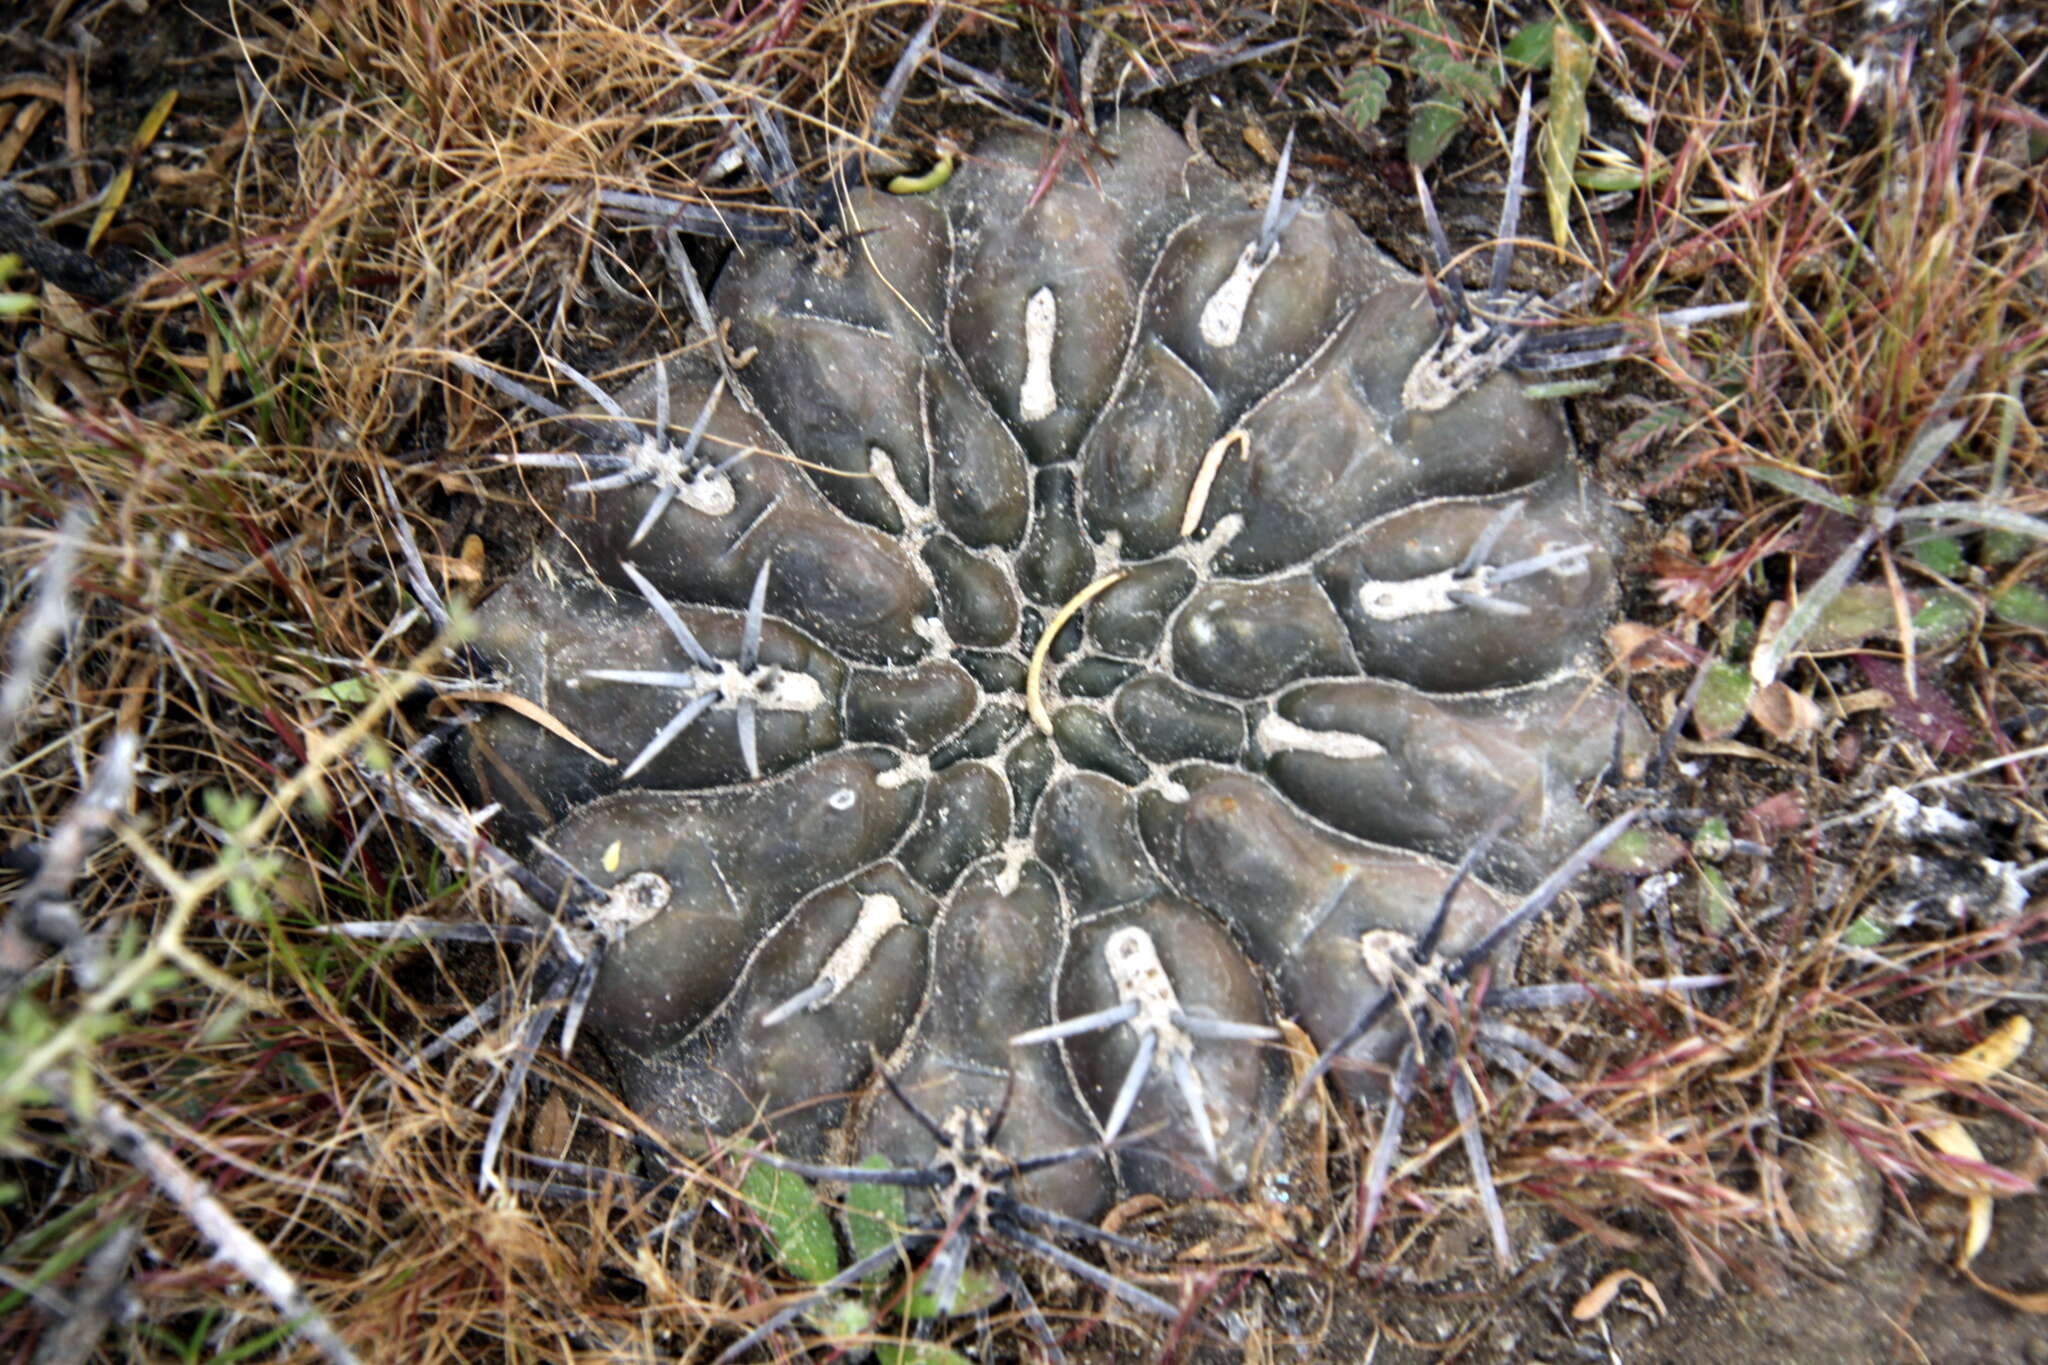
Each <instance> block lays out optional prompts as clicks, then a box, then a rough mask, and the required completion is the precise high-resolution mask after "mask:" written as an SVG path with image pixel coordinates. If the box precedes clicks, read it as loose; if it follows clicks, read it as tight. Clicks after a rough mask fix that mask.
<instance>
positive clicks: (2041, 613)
mask: <svg viewBox="0 0 2048 1365" xmlns="http://www.w3.org/2000/svg"><path fill="white" fill-rule="evenodd" d="M1991 611H1992V614H1993V615H1995V616H1996V617H1998V619H1999V620H2001V621H2005V622H2009V623H2010V624H2012V625H2015V626H2023V627H2025V628H2026V629H2028V630H2038V631H2040V632H2041V633H2042V634H2044V635H2048V593H2043V592H2042V591H2041V590H2040V589H2039V588H2037V587H2035V586H2034V585H2033V584H2031V583H2015V584H2013V585H2012V586H2011V587H2009V588H2000V589H1999V590H1998V591H1997V592H1995V593H1993V594H1991Z"/></svg>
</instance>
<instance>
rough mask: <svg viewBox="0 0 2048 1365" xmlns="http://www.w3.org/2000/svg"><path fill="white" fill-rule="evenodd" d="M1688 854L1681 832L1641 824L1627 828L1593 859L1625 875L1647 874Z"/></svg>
mask: <svg viewBox="0 0 2048 1365" xmlns="http://www.w3.org/2000/svg"><path fill="white" fill-rule="evenodd" d="M1684 856H1685V845H1684V844H1683V843H1681V842H1679V839H1678V836H1677V835H1675V834H1670V833H1667V832H1666V831H1664V830H1661V829H1644V828H1643V827H1642V826H1641V825H1637V826H1636V827H1635V828H1634V829H1630V830H1625V831H1623V833H1622V836H1621V837H1620V838H1619V839H1616V840H1615V841H1614V842H1613V843H1611V844H1609V845H1608V846H1607V849H1606V851H1605V852H1603V853H1602V854H1601V855H1600V856H1599V857H1598V858H1595V859H1594V860H1593V865H1594V866H1595V867H1598V868H1601V869H1602V870H1604V871H1607V872H1619V873H1622V874H1623V875H1624V876H1629V877H1647V876H1649V875H1650V874H1651V873H1653V872H1662V871H1664V870H1665V869H1666V868H1668V867H1670V866H1671V865H1672V864H1673V863H1675V862H1677V861H1678V860H1679V859H1680V858H1683V857H1684Z"/></svg>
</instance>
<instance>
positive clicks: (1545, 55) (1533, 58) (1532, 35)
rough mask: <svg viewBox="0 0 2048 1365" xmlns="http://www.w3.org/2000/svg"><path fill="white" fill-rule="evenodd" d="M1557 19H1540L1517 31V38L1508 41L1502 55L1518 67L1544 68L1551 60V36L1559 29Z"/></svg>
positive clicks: (1501, 51)
mask: <svg viewBox="0 0 2048 1365" xmlns="http://www.w3.org/2000/svg"><path fill="white" fill-rule="evenodd" d="M1557 25H1558V21H1557V20H1555V19H1538V20H1536V21H1535V22H1534V23H1530V24H1524V25H1522V26H1521V27H1520V28H1518V29H1516V30H1515V36H1514V37H1512V38H1510V39H1508V45H1507V46H1506V47H1504V48H1502V49H1501V50H1500V55H1501V56H1502V57H1503V58H1505V59H1506V60H1508V61H1511V62H1513V63H1514V64H1515V65H1516V66H1542V65H1544V64H1546V63H1547V62H1549V60H1550V35H1551V32H1552V31H1553V30H1554V29H1556V28H1557Z"/></svg>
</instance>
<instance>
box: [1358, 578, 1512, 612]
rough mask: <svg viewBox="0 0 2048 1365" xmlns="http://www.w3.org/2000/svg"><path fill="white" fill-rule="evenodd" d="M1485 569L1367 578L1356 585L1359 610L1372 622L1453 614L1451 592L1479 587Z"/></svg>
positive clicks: (1473, 589)
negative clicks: (1411, 576)
mask: <svg viewBox="0 0 2048 1365" xmlns="http://www.w3.org/2000/svg"><path fill="white" fill-rule="evenodd" d="M1485 572H1486V571H1485V570H1484V569H1481V570H1479V571H1478V572H1477V573H1470V574H1466V575H1464V576H1462V577H1461V576H1460V575H1459V573H1458V571H1457V570H1456V569H1445V570H1444V571H1443V572H1442V573H1433V574H1429V575H1428V576H1426V577H1423V578H1388V579H1381V578H1368V579H1367V580H1365V582H1363V583H1360V584H1359V585H1358V605H1359V608H1360V609H1361V610H1362V611H1364V612H1365V614H1366V615H1367V616H1370V617H1371V618H1372V619H1373V620H1375V621H1405V620H1407V619H1408V618H1409V617H1411V616H1433V615H1435V614H1437V613H1438V612H1445V611H1456V610H1457V609H1458V604H1457V603H1456V602H1454V601H1452V600H1451V594H1452V593H1454V592H1459V591H1463V592H1473V591H1477V590H1481V589H1482V588H1483V583H1484V580H1483V577H1482V576H1483V575H1484V574H1485Z"/></svg>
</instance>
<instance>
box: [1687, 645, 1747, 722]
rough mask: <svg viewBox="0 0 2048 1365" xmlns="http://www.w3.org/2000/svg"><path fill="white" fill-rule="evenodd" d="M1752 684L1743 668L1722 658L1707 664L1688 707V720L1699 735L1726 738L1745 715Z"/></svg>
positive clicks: (1745, 717)
mask: <svg viewBox="0 0 2048 1365" xmlns="http://www.w3.org/2000/svg"><path fill="white" fill-rule="evenodd" d="M1754 686H1755V684H1754V683H1753V682H1752V681H1751V679H1750V676H1749V673H1748V671H1747V670H1745V669H1741V668H1737V667H1736V666H1735V665H1734V664H1731V663H1729V662H1728V661H1727V660H1726V659H1718V660H1716V661H1715V662H1714V663H1713V664H1711V665H1709V667H1708V668H1707V677H1706V681H1705V682H1703V683H1701V684H1700V695H1699V698H1698V700H1696V701H1695V702H1694V703H1693V708H1692V723H1693V725H1694V726H1695V728H1697V729H1698V730H1699V735H1700V738H1701V739H1726V738H1728V736H1730V735H1732V734H1734V733H1735V732H1736V731H1737V730H1740V729H1741V728H1742V722H1743V721H1744V720H1745V719H1747V718H1748V716H1749V694H1750V690H1751V688H1752V687H1754Z"/></svg>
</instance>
